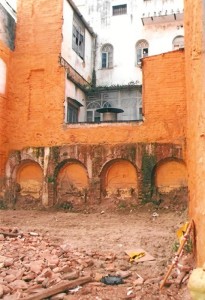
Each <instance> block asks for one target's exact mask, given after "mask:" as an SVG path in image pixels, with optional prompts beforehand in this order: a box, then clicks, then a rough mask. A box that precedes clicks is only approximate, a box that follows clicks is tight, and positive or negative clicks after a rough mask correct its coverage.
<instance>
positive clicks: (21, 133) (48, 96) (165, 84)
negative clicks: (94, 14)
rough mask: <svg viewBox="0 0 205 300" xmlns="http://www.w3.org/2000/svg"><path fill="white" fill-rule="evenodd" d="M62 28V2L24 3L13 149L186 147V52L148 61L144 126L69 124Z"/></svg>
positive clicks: (15, 69)
mask: <svg viewBox="0 0 205 300" xmlns="http://www.w3.org/2000/svg"><path fill="white" fill-rule="evenodd" d="M53 7H55V10H54V9H53ZM45 28H46V30H45ZM61 29H62V3H61V1H57V0H52V1H46V0H40V1H34V0H28V1H22V0H20V1H19V7H18V26H17V37H16V50H15V53H14V56H13V59H12V74H11V75H12V78H15V81H12V82H11V85H10V90H9V98H10V111H11V116H10V117H11V123H10V132H12V137H11V139H10V148H11V149H22V148H24V147H32V146H33V147H34V146H53V145H58V146H59V145H62V144H76V143H79V144H87V143H88V144H101V143H107V144H118V143H130V142H170V143H172V142H173V143H183V142H184V126H185V116H186V109H185V96H184V53H183V52H182V51H176V52H174V53H172V52H170V53H167V54H164V55H158V56H154V57H150V58H146V59H145V60H144V66H143V73H144V78H146V79H145V80H144V84H145V87H144V90H143V101H144V111H145V122H144V124H142V123H141V124H140V125H139V124H138V123H130V124H127V123H126V124H125V123H123V124H122V123H118V124H110V125H109V124H104V125H103V124H101V125H93V124H90V125H86V124H83V125H70V126H69V125H65V124H64V105H63V102H64V90H65V83H64V76H65V74H64V69H63V68H61V67H60V66H59V65H58V54H59V53H60V46H61V38H62V37H61ZM71 51H73V50H72V49H71ZM173 87H174V89H173ZM19 116H20V117H19ZM156 122H157V123H156ZM116 132H117V133H118V134H116Z"/></svg>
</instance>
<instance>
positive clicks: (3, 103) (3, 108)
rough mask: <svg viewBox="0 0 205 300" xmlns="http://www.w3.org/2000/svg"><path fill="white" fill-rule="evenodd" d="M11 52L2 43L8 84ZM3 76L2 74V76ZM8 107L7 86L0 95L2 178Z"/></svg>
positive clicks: (6, 150)
mask: <svg viewBox="0 0 205 300" xmlns="http://www.w3.org/2000/svg"><path fill="white" fill-rule="evenodd" d="M10 56H11V51H10V50H9V49H8V47H7V46H6V45H4V44H3V43H2V42H1V41H0V58H1V59H2V60H3V62H4V63H5V64H6V66H7V82H8V80H9V76H8V74H9V65H10ZM0 75H1V74H0ZM7 105H8V95H7V86H6V92H5V93H4V94H1V93H0V176H2V175H3V174H4V172H5V164H6V160H7V155H8V138H7V121H8V119H7V115H8V111H7Z"/></svg>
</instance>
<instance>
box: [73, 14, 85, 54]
mask: <svg viewBox="0 0 205 300" xmlns="http://www.w3.org/2000/svg"><path fill="white" fill-rule="evenodd" d="M72 48H73V50H74V51H75V52H76V53H77V54H78V55H79V56H80V57H81V58H82V59H84V48H85V27H84V25H83V24H82V23H81V22H80V20H79V19H78V17H77V16H76V15H74V17H73V38H72Z"/></svg>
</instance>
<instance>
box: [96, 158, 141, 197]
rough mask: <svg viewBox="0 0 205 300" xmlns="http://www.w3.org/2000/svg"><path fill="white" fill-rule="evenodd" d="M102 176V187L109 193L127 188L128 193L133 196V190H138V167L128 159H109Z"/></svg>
mask: <svg viewBox="0 0 205 300" xmlns="http://www.w3.org/2000/svg"><path fill="white" fill-rule="evenodd" d="M100 178H101V189H102V191H103V192H105V191H106V193H107V194H115V193H118V192H119V191H120V190H121V191H122V190H124V191H125V190H127V192H128V193H127V195H129V196H131V194H132V193H133V191H135V192H137V190H138V172H137V168H136V167H135V166H134V165H133V164H132V163H131V162H130V161H129V160H126V159H115V160H112V161H109V162H108V163H107V164H106V165H105V166H104V167H103V169H102V171H101V174H100ZM131 191H132V192H131ZM130 192H131V194H130Z"/></svg>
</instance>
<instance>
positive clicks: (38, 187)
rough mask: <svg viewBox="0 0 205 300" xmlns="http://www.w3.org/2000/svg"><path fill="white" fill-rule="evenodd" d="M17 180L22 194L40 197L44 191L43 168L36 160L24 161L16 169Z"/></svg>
mask: <svg viewBox="0 0 205 300" xmlns="http://www.w3.org/2000/svg"><path fill="white" fill-rule="evenodd" d="M16 182H17V183H18V184H19V186H20V194H21V196H26V195H30V196H32V197H33V198H35V199H39V198H40V196H41V193H42V184H43V170H42V168H41V167H40V165H39V164H38V163H36V162H33V161H25V162H22V163H21V164H20V165H19V166H18V167H17V170H16Z"/></svg>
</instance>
